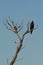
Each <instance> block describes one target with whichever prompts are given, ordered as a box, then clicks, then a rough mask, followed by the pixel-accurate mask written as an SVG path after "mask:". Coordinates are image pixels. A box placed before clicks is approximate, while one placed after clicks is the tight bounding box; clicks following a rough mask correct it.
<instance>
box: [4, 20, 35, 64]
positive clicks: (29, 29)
mask: <svg viewBox="0 0 43 65" xmlns="http://www.w3.org/2000/svg"><path fill="white" fill-rule="evenodd" d="M10 23H12V25H11V24H10ZM10 23H9V21H8V20H6V21H5V23H4V22H3V24H4V25H5V27H6V28H7V29H8V30H11V31H13V32H14V33H15V34H16V35H17V37H18V39H19V43H20V44H19V46H17V49H16V53H15V55H14V57H13V59H12V60H11V62H10V65H13V64H14V63H15V61H16V58H17V56H18V53H19V52H20V50H21V48H22V44H23V40H24V38H25V35H26V34H28V33H31V34H32V32H33V30H35V29H36V28H34V21H33V20H32V21H31V22H28V23H27V30H26V31H25V32H24V33H23V35H22V38H21V37H20V35H19V34H18V33H19V32H20V31H21V29H22V28H23V26H22V25H23V24H20V25H18V26H16V25H14V21H12V22H10Z"/></svg>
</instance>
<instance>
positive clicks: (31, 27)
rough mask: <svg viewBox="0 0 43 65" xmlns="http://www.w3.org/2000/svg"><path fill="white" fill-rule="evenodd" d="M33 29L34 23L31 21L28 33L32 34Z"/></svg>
mask: <svg viewBox="0 0 43 65" xmlns="http://www.w3.org/2000/svg"><path fill="white" fill-rule="evenodd" d="M33 29H34V21H33V20H32V22H31V23H30V33H31V34H32V32H33Z"/></svg>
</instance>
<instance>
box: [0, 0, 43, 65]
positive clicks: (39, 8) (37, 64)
mask: <svg viewBox="0 0 43 65" xmlns="http://www.w3.org/2000/svg"><path fill="white" fill-rule="evenodd" d="M9 16H10V17H11V18H12V19H13V20H16V22H17V23H18V22H19V23H20V21H22V20H23V18H24V25H26V23H27V22H28V21H29V22H30V21H31V20H34V22H35V26H36V25H38V29H37V30H36V31H34V32H33V34H32V35H30V34H28V35H26V36H25V39H24V42H23V46H24V49H23V50H21V52H20V53H19V55H18V58H17V59H20V58H22V57H23V60H19V61H16V63H15V65H17V64H18V65H43V29H42V28H43V0H0V65H7V59H8V60H9V63H10V61H11V59H12V57H13V56H14V55H15V51H16V46H17V45H15V44H14V41H15V40H16V41H17V42H18V40H17V37H16V35H15V34H14V33H13V32H11V31H8V30H7V29H6V28H5V27H4V25H3V22H2V21H3V20H5V19H6V18H7V19H8V17H9ZM24 30H25V29H24Z"/></svg>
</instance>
